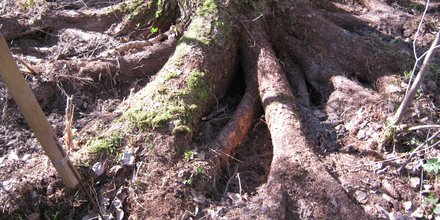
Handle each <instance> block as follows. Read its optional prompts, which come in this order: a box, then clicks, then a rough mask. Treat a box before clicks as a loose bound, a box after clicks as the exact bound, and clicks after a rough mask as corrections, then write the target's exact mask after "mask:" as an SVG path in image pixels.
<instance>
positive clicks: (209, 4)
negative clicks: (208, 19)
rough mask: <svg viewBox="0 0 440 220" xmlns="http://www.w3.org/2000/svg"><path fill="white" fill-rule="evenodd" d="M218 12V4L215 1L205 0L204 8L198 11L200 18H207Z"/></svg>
mask: <svg viewBox="0 0 440 220" xmlns="http://www.w3.org/2000/svg"><path fill="white" fill-rule="evenodd" d="M217 12H218V9H217V3H216V2H215V0H205V1H203V4H202V6H201V7H200V8H199V9H198V10H197V14H198V15H200V16H207V15H209V14H216V13H217Z"/></svg>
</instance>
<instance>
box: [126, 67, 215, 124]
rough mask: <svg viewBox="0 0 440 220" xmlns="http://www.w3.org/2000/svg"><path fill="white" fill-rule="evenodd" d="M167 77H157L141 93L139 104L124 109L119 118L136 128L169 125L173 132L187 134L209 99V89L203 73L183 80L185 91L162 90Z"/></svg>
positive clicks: (165, 75)
mask: <svg viewBox="0 0 440 220" xmlns="http://www.w3.org/2000/svg"><path fill="white" fill-rule="evenodd" d="M169 74H170V73H161V75H159V76H158V78H156V81H155V85H152V87H151V89H150V90H145V91H142V93H141V96H143V97H138V98H137V99H138V100H139V101H138V102H136V103H135V104H134V106H132V107H131V108H130V109H128V110H127V111H126V112H125V113H124V114H123V116H122V117H123V118H126V119H128V120H129V121H130V123H131V124H132V125H134V126H137V127H138V128H140V129H142V128H145V127H150V128H159V127H163V126H164V125H166V124H168V123H171V124H169V128H172V131H173V132H191V127H192V123H193V122H192V119H193V116H194V114H196V113H197V112H198V111H199V107H198V106H199V105H204V104H206V102H207V101H208V99H209V95H210V92H211V91H210V88H209V86H208V84H207V82H206V79H205V78H206V77H205V73H203V72H201V71H198V70H195V71H193V72H191V73H190V74H189V75H188V76H187V77H186V79H185V85H186V86H185V88H184V89H182V90H177V91H173V90H171V89H166V88H167V87H166V86H167V84H166V82H167V81H166V78H168V76H169Z"/></svg>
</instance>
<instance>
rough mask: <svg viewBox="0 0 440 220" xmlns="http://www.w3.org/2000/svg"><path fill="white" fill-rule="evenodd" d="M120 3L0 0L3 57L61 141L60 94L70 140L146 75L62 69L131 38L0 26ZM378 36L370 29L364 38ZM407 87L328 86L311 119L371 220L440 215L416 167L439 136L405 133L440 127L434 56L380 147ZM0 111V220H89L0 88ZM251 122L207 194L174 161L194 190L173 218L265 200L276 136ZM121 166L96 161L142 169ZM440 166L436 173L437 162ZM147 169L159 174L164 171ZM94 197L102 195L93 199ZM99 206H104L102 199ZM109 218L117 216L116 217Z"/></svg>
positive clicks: (439, 78)
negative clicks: (68, 114)
mask: <svg viewBox="0 0 440 220" xmlns="http://www.w3.org/2000/svg"><path fill="white" fill-rule="evenodd" d="M117 3H118V2H117V1H115V2H113V3H109V1H104V0H101V1H99V0H89V1H67V0H65V1H64V0H57V1H38V0H35V1H8V0H3V1H0V32H1V33H2V34H4V35H6V36H7V39H8V43H9V45H10V50H11V52H12V54H13V55H14V57H15V58H16V60H17V63H18V66H19V68H20V70H21V71H22V72H23V74H24V76H25V78H26V79H27V81H28V82H29V84H30V85H31V87H32V88H33V89H34V92H35V95H36V97H37V99H38V101H39V102H40V104H41V106H42V108H43V110H44V112H45V113H46V115H47V117H48V119H49V121H50V123H51V124H52V125H53V127H54V129H55V131H56V132H57V135H58V137H59V138H60V139H61V140H63V137H64V127H65V108H66V98H67V96H72V97H73V104H74V105H75V110H74V121H73V122H74V123H73V129H74V132H76V133H75V134H79V133H80V131H81V130H82V129H84V128H85V127H87V126H88V123H89V122H92V121H94V120H104V121H105V120H107V118H109V117H111V116H112V112H113V111H114V110H115V109H116V108H117V107H118V106H119V105H120V104H121V103H123V101H124V100H126V99H128V98H129V96H130V91H132V92H136V91H138V90H139V89H140V88H142V87H143V86H145V85H146V84H147V83H148V82H149V81H150V80H151V77H150V76H135V77H127V78H124V77H119V76H118V75H116V74H115V75H112V76H109V77H108V76H102V78H101V75H100V76H88V75H82V76H78V75H76V74H73V73H71V72H69V71H71V70H69V68H68V67H67V65H68V64H67V63H68V62H67V61H72V60H79V59H81V60H86V59H89V60H99V59H105V56H106V55H105V54H103V53H104V52H106V51H109V50H111V49H112V48H117V47H118V46H119V45H122V44H123V43H126V42H127V41H130V40H133V39H130V38H129V37H126V36H123V35H122V36H117V37H115V36H114V35H112V33H111V32H112V31H111V30H97V31H91V30H87V29H83V28H82V27H83V26H85V25H86V24H75V23H74V22H72V23H66V25H65V26H64V27H63V25H62V24H56V25H55V23H56V22H52V23H53V25H52V26H51V25H49V24H48V25H47V26H45V25H44V24H43V25H40V26H38V28H35V29H32V30H20V28H19V27H17V29H16V30H15V32H9V30H3V29H2V28H1V27H2V26H3V25H4V24H6V23H8V22H16V23H17V24H22V25H23V27H26V26H29V24H31V23H32V22H36V23H38V22H39V20H43V18H44V19H49V17H50V19H60V20H65V21H66V22H67V20H66V19H68V18H69V16H73V15H74V14H75V13H99V11H103V10H108V9H109V8H111V7H112V6H113V5H116V4H117ZM388 3H389V4H390V5H392V6H393V7H395V8H396V9H399V10H402V11H405V12H406V13H409V14H412V15H415V16H417V18H418V19H419V18H420V16H421V13H422V12H423V9H424V7H423V4H424V3H423V2H418V1H412V0H407V1H403V0H397V1H394V0H393V1H388ZM336 5H337V6H338V7H340V8H343V9H346V10H347V11H351V12H352V13H362V11H365V10H367V9H365V8H363V7H362V6H361V5H359V4H357V3H356V1H341V2H340V3H337V4H336ZM433 5H434V6H433V8H432V9H431V10H429V11H428V13H427V16H426V22H425V25H424V26H423V28H422V33H421V34H420V36H419V38H418V41H417V49H418V50H419V54H422V52H424V51H426V49H427V48H428V47H429V46H430V43H431V42H432V40H433V37H434V33H433V31H438V30H439V24H440V7H439V3H438V2H434V3H433ZM57 16H60V17H59V18H57ZM46 21H47V20H46ZM417 22H418V20H414V21H412V25H407V26H404V27H400V28H399V29H400V30H401V31H400V35H389V39H382V40H383V41H387V42H392V41H394V42H398V43H400V45H401V47H404V48H405V49H407V50H408V51H411V50H412V49H411V48H412V40H413V38H414V34H415V30H416V29H415V28H416V27H417V26H416V25H417ZM5 26H6V25H5ZM114 29H117V27H114ZM113 31H114V30H113ZM359 31H362V30H359ZM377 37H378V36H377V35H374V34H373V33H371V38H377ZM408 56H409V57H412V56H413V55H412V54H411V53H408ZM103 57H104V58H103ZM20 60H22V61H24V62H22V61H20ZM60 61H66V62H65V63H63V62H60ZM23 63H26V64H28V66H30V67H31V68H28V67H26V66H25V65H24V64H23ZM53 65H66V68H65V72H50V71H47V70H45V69H44V68H45V67H47V68H49V66H53ZM402 65H407V66H408V70H411V65H412V64H402ZM32 67H33V68H32ZM31 69H33V70H31ZM47 72H50V74H48V73H47ZM118 77H119V78H118ZM243 80H244V79H242V77H237V79H236V80H235V81H236V83H235V84H234V85H231V86H230V89H229V91H228V92H227V94H226V96H225V97H224V98H222V99H221V100H219V101H218V104H217V106H215V107H214V109H212V110H211V113H210V114H209V115H207V116H206V117H205V118H204V120H203V121H202V122H201V124H200V126H199V128H198V131H197V132H196V133H195V134H196V135H195V136H194V137H193V143H194V148H193V149H194V150H192V151H187V152H185V153H186V156H185V157H186V158H185V159H186V161H191V160H197V159H203V158H204V156H205V153H206V152H205V151H207V150H206V149H204V148H203V147H198V146H203V145H204V144H206V143H208V142H209V140H212V139H213V138H214V136H215V135H216V134H217V133H218V132H219V131H220V130H221V128H222V127H223V126H224V125H225V124H226V123H227V121H228V119H229V118H230V117H231V116H232V114H233V112H234V110H235V108H236V106H237V105H238V103H239V101H240V97H241V96H242V94H243V93H244V83H243V82H242V81H243ZM408 80H409V76H408V72H405V73H403V72H402V73H401V75H396V76H390V77H389V80H387V81H386V82H385V81H381V82H380V83H381V84H378V85H376V86H377V87H381V88H385V89H384V90H383V89H381V90H380V91H386V92H381V93H378V92H376V91H377V88H368V89H360V90H362V91H364V92H365V93H366V95H365V97H357V96H353V94H352V92H351V91H350V90H348V89H347V88H352V89H353V90H356V88H357V87H361V83H359V84H353V85H351V84H350V85H348V86H347V85H346V84H345V85H344V86H341V88H335V91H336V92H333V93H332V94H331V95H330V97H329V98H328V100H327V102H326V103H313V104H314V108H315V109H314V111H313V114H314V116H315V117H316V118H318V119H319V121H320V123H321V124H324V125H326V127H327V128H329V130H328V132H327V133H326V134H322V135H327V136H326V137H323V138H326V139H332V138H333V139H334V143H336V145H335V146H333V147H332V148H328V147H324V146H323V147H322V151H321V152H320V155H319V159H320V160H322V161H323V162H324V164H325V165H326V168H327V171H328V172H329V173H331V174H333V175H334V176H337V177H338V178H337V179H338V181H339V182H340V184H341V185H342V187H343V188H344V189H345V190H346V192H348V194H349V195H351V196H352V197H353V198H354V199H355V200H356V201H357V202H358V203H359V204H361V206H362V207H363V209H364V211H365V213H367V214H368V216H370V217H371V218H372V219H405V218H403V217H407V218H406V219H433V218H435V217H436V218H439V217H440V201H439V200H438V198H440V185H439V181H438V179H437V178H436V177H435V175H433V174H432V173H428V172H426V170H425V169H423V164H424V163H425V164H426V163H427V159H430V158H436V157H439V154H440V151H439V148H438V147H439V146H438V145H437V146H434V147H431V146H432V145H435V144H438V142H439V141H440V136H439V135H437V134H438V131H439V129H438V128H437V129H435V128H425V129H417V130H409V128H411V127H414V126H419V125H439V124H440V59H439V58H436V59H434V61H433V63H432V64H431V66H430V74H429V75H428V77H427V78H426V79H425V81H424V83H423V85H422V88H421V89H420V91H419V93H418V94H417V96H416V98H415V100H414V101H413V103H412V105H411V106H410V109H409V110H408V112H407V115H406V117H405V120H404V122H403V123H402V124H401V125H399V128H398V129H397V130H396V133H395V136H394V142H393V144H392V145H391V146H387V147H386V148H384V149H380V148H378V145H377V142H378V141H379V140H380V138H381V135H383V131H384V130H385V128H386V126H387V124H386V119H387V118H388V117H390V116H392V115H393V113H394V111H395V110H396V106H398V104H399V103H400V100H402V98H403V96H404V94H405V90H406V86H407V83H408ZM340 81H341V83H342V84H343V83H350V82H345V81H344V79H342V78H341V79H340ZM332 103H337V104H332ZM0 110H1V111H0V117H1V120H0V219H67V218H72V219H81V218H83V217H86V218H87V217H93V216H96V215H97V213H96V210H95V209H94V207H93V204H92V203H91V202H90V201H88V200H87V198H86V197H85V196H84V194H83V193H82V192H81V191H79V190H78V191H76V190H75V191H71V190H67V189H65V188H64V185H63V183H62V181H61V180H60V178H59V176H58V175H57V173H56V172H55V169H54V168H53V166H52V165H51V163H50V161H49V160H48V158H47V157H46V156H45V154H44V152H43V150H42V148H41V146H40V145H39V143H38V141H37V140H36V138H35V137H34V135H33V133H32V131H31V130H30V129H29V127H28V126H27V124H26V122H25V121H24V118H23V117H22V115H21V114H20V111H19V109H18V108H17V107H16V105H15V103H14V101H13V99H12V98H11V96H10V95H9V94H8V91H7V88H6V86H5V85H4V84H3V83H2V82H1V81H0ZM261 111H262V110H261ZM253 124H254V125H253V127H252V129H251V131H250V134H249V135H248V137H247V138H246V141H245V142H244V143H242V144H241V145H240V146H239V147H238V150H237V151H236V152H235V154H234V155H231V157H232V158H233V159H232V160H231V161H230V163H229V165H228V167H227V169H225V170H222V173H221V176H220V181H219V183H218V184H217V189H216V190H214V191H213V194H212V195H204V194H200V193H199V192H198V191H197V188H191V186H190V185H191V176H190V175H191V170H190V168H189V167H188V166H187V165H186V164H185V163H181V164H180V163H179V164H177V165H176V168H175V172H176V173H175V175H177V176H179V177H180V178H182V182H181V183H180V184H181V186H179V185H176V190H180V188H181V187H187V186H189V188H188V189H185V190H182V194H184V195H182V197H186V196H187V195H186V194H190V195H188V197H191V198H192V200H188V201H186V203H191V205H189V206H188V207H193V208H194V209H192V210H187V212H185V213H183V214H182V215H180V216H179V219H190V218H193V219H202V218H204V219H222V218H225V219H226V218H227V219H246V218H248V217H246V216H241V215H244V214H243V213H245V211H243V209H246V203H247V202H248V201H252V200H253V199H261V198H259V197H258V196H256V195H258V194H259V189H260V188H259V187H260V186H261V185H263V184H264V183H265V182H266V181H267V175H268V172H269V169H270V163H271V158H272V142H271V136H270V134H269V130H268V128H267V126H266V124H265V121H264V118H263V117H257V118H255V119H254V123H253ZM436 132H437V133H436ZM433 134H435V135H437V137H435V138H433V139H432V140H430V141H428V142H427V143H426V144H427V145H426V146H425V147H423V148H422V149H420V150H418V152H416V153H415V156H414V157H413V158H412V159H411V160H410V161H409V162H408V163H407V164H406V165H404V166H405V168H406V169H405V172H401V171H399V168H400V167H401V166H402V164H404V163H405V162H406V160H407V158H408V156H409V154H410V153H411V152H413V150H414V149H416V148H417V147H418V146H419V145H421V144H423V143H424V142H425V140H427V138H428V137H431V136H432V135H433ZM78 148H81V146H75V148H74V149H71V151H72V152H71V153H72V154H74V153H75V151H76V150H77V149H78ZM137 153H139V152H135V153H134V156H135V158H138V155H136V154H137ZM141 153H142V152H141ZM123 154H124V152H121V153H120V154H117V155H116V156H117V157H122V156H124V155H123ZM126 155H129V154H126ZM119 161H120V162H119V164H117V163H116V164H114V163H113V164H111V165H110V164H108V163H107V162H106V161H101V163H102V164H107V165H108V166H112V167H111V168H110V167H108V169H109V170H111V169H113V171H114V172H121V171H118V169H122V170H124V171H122V172H126V173H129V174H127V175H133V176H136V175H138V173H137V172H139V170H142V169H141V166H142V162H141V161H139V159H135V163H134V164H128V165H127V163H125V162H124V161H123V160H119ZM180 165H181V167H179V166H180ZM436 165H437V166H439V164H433V166H436ZM115 170H116V171H115ZM199 171H200V172H202V171H201V170H199ZM87 172H89V175H87V177H86V178H87V179H86V180H85V182H86V183H88V184H90V185H93V187H90V189H91V190H90V191H91V192H93V193H95V194H96V195H102V193H101V191H107V192H109V191H111V189H109V188H111V184H110V183H112V182H114V181H116V180H115V179H112V178H116V177H117V175H113V176H112V175H111V174H108V175H104V176H100V177H96V176H93V173H92V171H91V170H89V171H87ZM154 172H157V173H160V172H161V171H160V167H157V170H156V171H154ZM109 173H110V171H109ZM163 175H168V174H163ZM159 180H160V179H157V181H159ZM151 181H155V179H151ZM143 184H146V183H142V182H136V183H135V182H133V183H132V184H128V185H125V186H124V187H125V188H120V189H119V192H115V193H116V194H117V196H119V197H123V198H122V199H121V198H120V199H121V200H123V203H122V204H121V205H120V206H118V207H117V208H115V207H113V209H117V210H119V213H123V215H124V216H125V218H127V216H130V213H131V210H132V207H134V206H136V202H137V200H136V195H137V193H140V192H142V187H143ZM134 188H136V189H134ZM124 190H126V191H127V192H130V199H126V197H127V196H126V195H125V196H124ZM104 194H105V193H104ZM109 194H111V193H109ZM133 194H135V195H133ZM98 197H100V196H96V198H98ZM97 200H100V199H97ZM101 200H102V199H101ZM99 203H100V204H103V203H102V201H99ZM151 205H152V206H154V205H155V206H157V207H156V208H157V209H158V210H160V209H162V208H163V207H165V206H166V207H171V206H173V205H174V204H161V203H160V202H158V203H154V204H151ZM107 206H108V204H107ZM436 208H437V209H436ZM109 209H110V208H109ZM138 209H139V208H138ZM112 212H113V213H114V215H115V216H116V215H117V212H115V211H114V210H113V211H112ZM115 213H116V214H115Z"/></svg>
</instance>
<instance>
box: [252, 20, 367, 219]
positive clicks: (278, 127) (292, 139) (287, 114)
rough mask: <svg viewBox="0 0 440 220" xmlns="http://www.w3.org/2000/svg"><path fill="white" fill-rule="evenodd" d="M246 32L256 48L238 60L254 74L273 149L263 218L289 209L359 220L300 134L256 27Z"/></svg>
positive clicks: (281, 78)
mask: <svg viewBox="0 0 440 220" xmlns="http://www.w3.org/2000/svg"><path fill="white" fill-rule="evenodd" d="M250 32H251V34H252V39H253V40H255V41H256V45H257V46H256V47H253V48H252V47H247V48H246V49H245V50H244V52H245V53H244V59H245V62H248V63H249V64H248V65H249V66H254V68H255V69H254V71H255V72H256V73H257V76H258V84H259V85H258V88H259V93H260V97H261V101H262V104H263V107H264V110H265V117H266V122H267V124H268V127H269V130H270V133H271V137H272V144H273V148H274V149H273V160H272V164H271V169H270V173H269V176H268V182H267V186H266V189H267V190H266V198H265V200H264V201H263V209H262V210H263V212H265V213H264V214H265V215H267V216H268V217H269V218H272V219H285V218H286V216H287V215H286V208H287V207H286V205H287V204H289V205H290V206H293V207H295V208H296V209H298V210H296V212H297V213H299V215H300V216H301V217H302V218H311V219H326V218H327V219H328V218H330V219H365V215H364V213H363V210H362V209H361V208H360V206H358V205H356V204H355V203H354V201H353V200H352V199H350V198H349V197H348V195H347V194H346V192H345V191H344V190H343V188H342V187H341V186H340V184H339V183H338V182H337V181H336V180H335V179H334V178H333V177H332V176H331V175H330V174H329V173H328V172H327V171H326V169H325V167H324V166H323V164H322V163H321V162H320V160H319V159H318V158H317V156H315V155H314V153H313V151H312V149H311V146H310V144H309V143H308V142H307V140H306V138H305V136H304V135H303V133H302V126H301V122H300V120H301V119H300V116H299V113H298V110H297V108H296V107H295V104H294V102H295V98H294V97H293V95H292V91H291V89H290V86H289V83H288V81H287V78H286V76H285V75H284V73H283V70H282V68H281V66H280V65H279V64H278V62H277V61H276V60H277V59H276V56H275V53H274V51H273V50H272V48H271V45H270V44H269V43H268V41H267V40H266V37H265V36H264V34H263V33H264V32H263V29H262V28H258V27H256V28H255V29H254V28H252V30H251V31H250ZM247 42H248V43H249V42H252V40H251V39H250V38H248V41H247ZM311 195H312V196H311Z"/></svg>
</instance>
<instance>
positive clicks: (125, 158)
mask: <svg viewBox="0 0 440 220" xmlns="http://www.w3.org/2000/svg"><path fill="white" fill-rule="evenodd" d="M121 161H122V164H123V165H126V166H131V165H133V162H134V156H133V154H132V153H128V152H125V153H124V154H123V155H122V159H121Z"/></svg>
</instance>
